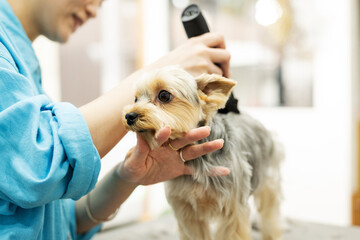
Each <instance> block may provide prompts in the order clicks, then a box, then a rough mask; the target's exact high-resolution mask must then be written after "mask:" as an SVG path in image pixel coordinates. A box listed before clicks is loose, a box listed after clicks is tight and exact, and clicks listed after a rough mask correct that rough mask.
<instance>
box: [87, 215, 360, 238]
mask: <svg viewBox="0 0 360 240" xmlns="http://www.w3.org/2000/svg"><path fill="white" fill-rule="evenodd" d="M252 236H253V240H261V234H260V232H258V231H256V230H253V233H252ZM93 239H94V240H178V239H179V238H178V233H177V223H176V220H175V218H174V217H173V216H172V215H170V214H169V215H165V216H162V217H160V218H159V219H157V220H153V221H148V222H142V223H134V224H128V225H123V226H118V227H113V228H109V229H105V230H103V231H102V232H100V233H99V234H97V235H96V236H95V237H94V238H93ZM218 240H219V239H218ZM221 240H223V239H221ZM283 240H360V227H347V228H345V227H336V226H328V225H322V224H317V223H305V222H300V221H294V220H287V230H285V232H284V236H283Z"/></svg>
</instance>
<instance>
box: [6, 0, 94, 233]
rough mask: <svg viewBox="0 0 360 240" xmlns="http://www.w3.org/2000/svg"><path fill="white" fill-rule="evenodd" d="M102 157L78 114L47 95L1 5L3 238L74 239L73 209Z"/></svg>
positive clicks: (28, 49)
mask: <svg viewBox="0 0 360 240" xmlns="http://www.w3.org/2000/svg"><path fill="white" fill-rule="evenodd" d="M99 171H100V157H99V154H98V152H97V150H96V148H95V146H94V145H93V142H92V139H91V135H90V132H89V129H88V127H87V124H86V122H85V120H84V118H83V116H82V115H81V113H80V112H79V110H78V109H77V108H76V107H74V106H73V105H71V104H69V103H53V102H52V101H51V100H50V99H49V97H48V96H47V95H45V94H44V92H43V90H42V88H41V71H40V66H39V62H38V60H37V58H36V56H35V53H34V50H33V48H32V45H31V42H30V40H29V39H28V37H27V35H26V33H25V31H24V29H23V27H22V25H21V23H20V21H19V20H18V19H17V17H16V16H15V15H14V13H13V11H12V9H11V7H10V5H9V4H8V3H7V1H6V0H0V239H46V240H49V239H89V238H91V236H92V235H93V234H94V233H96V232H97V231H98V230H99V228H100V226H98V227H96V228H94V229H92V230H91V231H90V232H89V233H87V234H85V235H83V236H78V235H76V222H75V204H74V203H75V202H74V200H78V199H79V198H81V197H82V196H83V195H85V194H87V193H88V192H89V191H90V190H91V189H92V188H94V186H95V183H96V181H97V178H98V174H99Z"/></svg>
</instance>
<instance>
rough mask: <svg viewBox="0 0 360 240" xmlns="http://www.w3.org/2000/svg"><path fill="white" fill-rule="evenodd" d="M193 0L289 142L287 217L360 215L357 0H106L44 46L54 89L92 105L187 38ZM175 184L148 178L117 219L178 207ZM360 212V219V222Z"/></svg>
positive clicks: (257, 112) (243, 89) (40, 47)
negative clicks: (184, 19)
mask: <svg viewBox="0 0 360 240" xmlns="http://www.w3.org/2000/svg"><path fill="white" fill-rule="evenodd" d="M191 3H196V4H198V5H199V6H200V8H201V9H202V12H203V15H204V16H205V18H206V20H207V21H208V24H209V28H210V31H216V32H221V33H222V34H223V35H224V36H225V39H226V44H227V48H228V50H229V51H230V53H231V55H232V59H231V73H232V78H233V79H234V80H236V81H238V84H237V86H236V89H235V95H236V97H237V98H238V99H239V105H240V108H241V109H242V111H245V112H248V113H250V114H251V115H253V116H254V117H255V118H257V119H259V120H260V121H261V122H263V123H264V125H265V126H266V127H267V128H269V129H270V130H271V131H273V132H274V133H275V134H276V135H277V136H278V138H279V139H280V141H282V142H283V144H284V146H285V150H286V159H285V162H284V163H283V166H282V173H283V195H284V204H283V207H282V212H283V215H284V217H286V218H291V219H298V220H304V221H310V222H320V223H326V224H335V225H350V224H352V223H355V222H354V221H352V216H354V215H356V214H360V199H357V198H354V201H353V206H352V195H353V194H354V193H356V192H357V191H358V190H357V189H358V188H359V187H360V180H359V170H358V168H359V166H360V164H359V163H358V155H359V154H358V121H359V109H360V108H359V106H360V104H359V98H358V95H359V93H360V89H359V86H360V84H359V83H360V79H359V74H358V67H359V44H360V39H359V26H360V25H359V12H360V11H359V5H358V1H357V0H341V1H340V0H221V1H220V0H197V1H190V0H106V1H105V2H104V3H103V6H102V7H101V10H100V12H99V16H98V17H97V18H96V19H94V20H91V21H90V22H89V23H87V24H86V25H85V26H83V27H82V28H80V29H79V30H78V32H76V33H75V34H74V35H73V36H72V37H71V39H70V41H69V42H68V43H66V44H65V45H59V44H56V43H53V42H51V41H49V40H47V39H45V38H42V37H40V38H38V39H37V40H36V41H35V43H34V47H35V49H36V52H37V54H38V56H39V60H40V64H41V65H42V69H43V84H44V88H45V91H46V92H47V93H48V94H49V95H50V96H51V97H52V98H53V100H54V101H68V102H71V103H73V104H74V105H76V106H81V105H83V104H85V103H87V102H89V101H91V100H93V99H95V98H96V97H98V96H100V95H101V94H103V93H104V92H106V91H108V90H109V89H111V88H112V87H114V86H115V85H116V84H118V83H119V82H120V81H121V80H122V79H124V78H125V77H126V76H128V75H129V74H130V73H132V72H134V71H135V70H137V69H138V68H141V67H142V66H144V65H146V64H149V63H151V62H152V61H154V60H156V59H158V58H159V57H161V56H162V55H164V54H165V53H166V52H168V51H169V50H171V49H173V48H175V47H176V46H178V45H180V44H182V43H183V42H184V41H186V35H185V32H184V30H183V27H182V23H181V20H180V15H181V12H182V10H183V9H184V8H185V7H186V6H187V5H188V4H191ZM135 143H136V141H135V137H134V135H133V134H132V133H129V134H128V135H127V136H126V137H125V138H124V139H123V140H122V141H121V142H120V143H119V144H118V145H117V146H116V147H115V148H114V150H112V151H111V152H110V153H109V154H108V155H107V156H106V157H105V158H104V159H103V163H102V170H101V174H100V178H101V177H103V176H104V174H105V173H106V172H107V171H108V170H110V169H111V168H112V166H114V165H115V164H116V163H118V162H119V161H122V160H123V159H124V156H125V154H126V152H127V151H128V149H129V148H130V147H132V146H134V145H135ZM170 211H171V210H170V207H169V206H168V204H167V202H166V199H165V196H164V191H163V185H162V184H157V185H154V186H150V187H139V188H137V189H136V191H135V192H134V194H133V195H132V196H131V197H130V198H129V199H128V200H127V201H126V203H125V204H124V205H123V206H122V208H121V209H120V211H119V214H118V215H117V217H116V218H115V219H114V220H112V221H111V222H109V223H106V225H105V227H106V226H109V227H110V226H114V225H118V224H124V223H128V222H134V221H146V220H151V219H155V218H157V217H159V216H161V215H163V214H166V213H168V212H170ZM359 221H360V220H359ZM359 224H360V223H359Z"/></svg>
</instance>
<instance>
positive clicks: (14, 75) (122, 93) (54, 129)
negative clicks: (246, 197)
mask: <svg viewBox="0 0 360 240" xmlns="http://www.w3.org/2000/svg"><path fill="white" fill-rule="evenodd" d="M101 3H102V0H0V151H1V164H0V171H1V174H0V236H1V239H89V238H91V237H92V236H93V235H94V234H95V233H96V232H97V231H99V229H100V227H101V225H99V224H100V223H101V222H103V221H106V220H108V219H110V218H111V216H112V215H113V214H114V213H115V212H116V210H117V209H118V208H119V207H120V205H121V204H122V203H123V202H124V201H125V200H126V199H127V198H128V196H129V195H130V194H131V193H132V191H133V190H134V189H135V188H136V187H137V186H138V185H148V184H154V183H158V182H161V181H166V180H169V179H172V178H175V177H177V176H180V175H183V174H191V169H190V168H188V167H187V166H186V165H184V164H183V162H182V160H181V159H180V157H179V153H178V152H177V151H174V150H172V149H171V148H170V147H169V145H168V137H169V136H170V131H171V130H170V129H169V127H165V128H163V129H162V131H161V132H160V134H159V136H158V138H157V141H158V143H159V145H161V146H160V147H159V148H157V149H154V150H153V151H150V149H149V146H148V145H147V144H146V143H145V142H144V140H143V139H142V138H141V137H140V136H137V144H136V146H135V147H134V148H133V149H131V150H130V151H129V152H128V154H127V156H126V158H125V160H124V161H123V162H121V163H119V164H118V165H117V166H116V167H115V168H114V169H113V170H112V171H110V172H109V173H108V175H107V176H106V177H105V178H104V179H103V180H102V181H100V182H99V183H98V184H97V185H96V187H95V188H94V186H95V183H96V181H97V177H98V173H99V170H100V158H101V157H103V156H105V155H106V154H107V153H108V152H109V151H110V150H111V149H112V148H113V147H114V146H115V145H116V144H117V143H118V142H119V141H120V140H121V139H122V138H123V136H124V135H125V134H126V130H125V128H124V126H123V125H122V123H121V110H122V108H123V106H125V105H127V104H129V103H131V102H132V101H133V96H134V93H133V91H130V90H131V89H133V87H132V86H133V83H134V81H135V79H136V78H137V77H139V76H140V75H141V74H142V73H143V72H144V71H147V70H150V69H153V68H157V67H162V66H165V65H170V64H178V65H180V66H182V67H183V68H184V69H185V70H187V71H189V72H190V73H192V74H193V75H199V74H200V73H203V72H209V73H217V74H223V75H225V76H227V75H228V74H229V72H228V70H229V59H230V55H229V53H228V52H227V51H226V50H225V45H224V40H223V38H222V37H221V36H220V35H218V34H205V35H203V36H201V37H197V38H194V39H191V40H189V41H187V42H186V43H185V44H183V45H182V46H180V47H179V48H177V49H175V50H174V51H172V52H170V53H169V54H168V55H166V56H164V57H163V58H161V59H159V60H158V61H157V62H155V63H153V64H151V65H149V66H147V67H145V68H144V69H141V70H139V71H137V72H135V73H134V74H132V75H131V76H129V77H127V78H126V79H125V80H123V81H122V82H121V84H119V85H118V86H117V87H115V88H114V89H113V90H112V91H110V92H108V93H106V94H104V95H103V96H101V97H99V98H98V99H96V100H94V101H93V102H90V103H89V104H87V105H85V106H83V107H81V108H79V109H77V108H76V107H74V106H73V105H71V104H69V103H53V102H51V100H50V99H49V98H48V97H47V96H46V95H45V94H44V92H43V90H42V88H41V71H40V67H39V63H38V60H37V58H36V56H35V53H34V50H33V48H32V45H31V43H32V41H34V40H35V39H36V38H37V37H38V36H39V35H44V36H46V37H47V38H49V39H51V40H54V41H57V42H66V41H67V40H68V39H69V37H70V35H71V34H72V33H73V32H74V31H75V30H76V29H77V28H78V27H80V26H81V25H83V24H84V23H85V22H87V20H89V19H90V18H93V17H95V16H96V13H97V10H98V8H99V6H100V5H101ZM215 63H217V64H219V65H216V64H215ZM218 66H221V67H218ZM209 132H210V129H209V128H207V127H203V128H197V129H193V130H191V131H189V132H188V133H187V134H186V135H185V136H184V137H183V138H181V139H178V140H176V141H172V142H171V145H172V146H173V147H174V148H183V157H184V159H185V160H187V161H189V160H191V159H194V158H196V157H199V156H201V155H203V154H206V153H209V152H212V151H216V150H218V149H220V148H221V147H222V145H223V140H221V139H219V140H215V141H213V142H207V143H204V144H199V145H189V144H190V143H192V142H194V141H196V140H200V139H202V138H204V137H206V136H208V135H209ZM212 174H214V175H217V176H222V175H227V174H229V169H227V168H224V167H217V168H215V169H214V170H213V173H212ZM93 188H94V190H93V191H91V190H92V189H93ZM90 191H91V195H90V194H89V192H90ZM83 196H84V197H83ZM90 196H91V197H90ZM79 199H80V200H79ZM74 200H76V203H75V201H74ZM77 200H78V201H77Z"/></svg>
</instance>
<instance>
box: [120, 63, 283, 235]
mask: <svg viewBox="0 0 360 240" xmlns="http://www.w3.org/2000/svg"><path fill="white" fill-rule="evenodd" d="M235 84H236V82H235V81H233V80H230V79H227V78H224V77H222V76H218V75H214V74H213V75H209V74H203V75H201V76H199V77H197V78H193V77H192V76H191V75H190V74H188V73H187V72H185V71H184V70H181V69H180V68H177V67H171V68H164V69H159V70H157V71H153V72H151V73H149V74H148V75H146V76H144V77H143V78H142V79H139V81H138V82H137V88H136V90H137V91H136V99H137V101H136V102H135V103H134V104H133V105H130V106H128V107H126V108H125V109H124V118H123V121H124V124H125V125H126V126H127V128H128V129H129V130H132V131H136V132H140V133H141V134H142V135H143V136H144V138H145V139H146V141H147V142H148V143H149V145H150V147H151V148H154V147H156V143H155V141H154V137H155V135H156V134H157V131H158V130H159V129H160V128H161V127H163V126H165V125H168V126H170V127H171V137H170V138H171V139H176V138H178V137H181V136H183V134H184V133H185V132H187V131H189V130H190V129H192V128H195V127H199V126H203V125H210V127H211V134H210V136H209V137H207V138H206V139H204V140H203V141H211V140H215V139H224V146H223V148H222V149H221V150H218V151H216V152H213V153H210V154H207V155H204V156H202V157H199V158H197V159H195V160H192V161H188V162H186V164H187V165H189V166H191V167H193V169H194V175H193V176H181V177H178V178H176V179H173V180H170V181H168V182H167V183H166V184H165V187H166V196H167V199H168V201H169V203H170V205H171V206H172V208H173V210H174V213H175V216H176V218H177V221H178V225H179V230H180V239H181V240H210V239H212V234H211V231H210V227H209V222H210V221H212V220H215V221H216V222H217V228H216V232H215V237H214V239H215V240H235V239H241V240H245V239H251V226H250V225H251V224H250V221H249V214H250V210H249V204H248V200H249V197H250V195H251V194H253V196H254V199H255V203H256V207H257V209H258V211H259V213H260V216H261V222H262V224H261V230H262V235H263V240H275V239H280V238H281V228H280V196H281V190H280V188H281V187H280V169H279V164H280V160H281V158H282V154H281V152H282V151H281V150H280V147H279V144H278V143H276V142H275V141H274V140H273V138H272V136H271V135H270V133H269V132H268V131H267V130H266V129H265V128H264V127H263V126H262V125H261V124H260V123H259V122H257V121H256V120H254V119H253V118H251V117H249V116H248V115H246V114H236V113H228V114H216V113H217V110H218V109H219V108H222V107H224V105H225V103H226V101H227V99H228V97H229V95H230V93H231V90H232V88H233V87H234V86H235ZM161 90H166V91H167V92H169V93H171V96H172V97H171V99H170V100H169V101H167V102H166V103H163V102H161V101H159V98H158V96H159V93H160V92H161ZM167 96H168V95H167ZM165 97H166V96H165ZM162 99H164V98H163V97H162ZM134 112H135V113H136V114H137V115H138V116H137V119H136V121H134V122H131V123H130V125H129V121H128V120H127V119H125V115H126V114H128V113H134ZM215 166H226V167H228V168H229V169H231V173H230V175H228V176H225V177H210V176H209V173H210V172H211V170H212V169H213V167H215Z"/></svg>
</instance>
